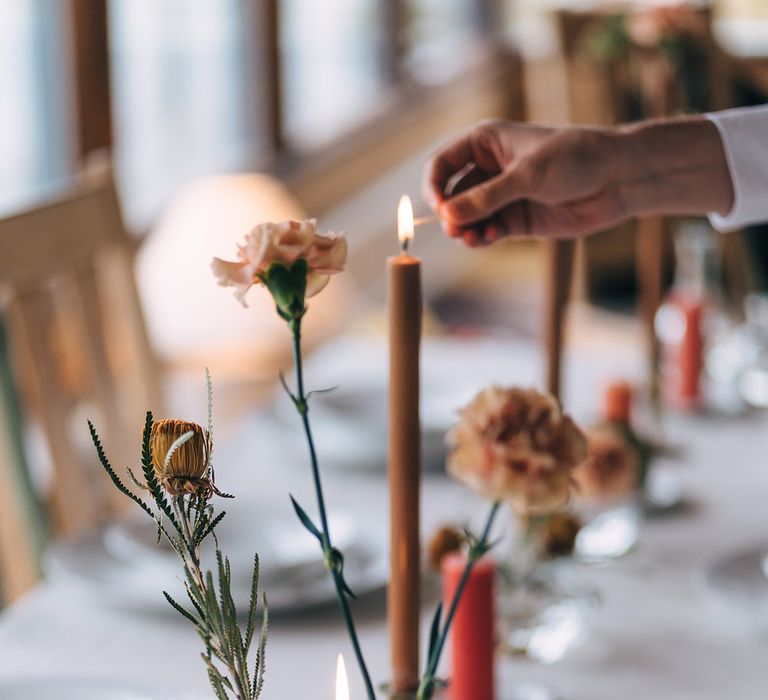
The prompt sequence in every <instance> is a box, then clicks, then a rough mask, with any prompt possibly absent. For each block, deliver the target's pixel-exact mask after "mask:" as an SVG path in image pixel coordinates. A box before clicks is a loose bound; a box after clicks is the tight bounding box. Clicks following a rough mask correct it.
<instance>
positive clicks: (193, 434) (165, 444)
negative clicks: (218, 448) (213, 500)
mask: <svg viewBox="0 0 768 700" xmlns="http://www.w3.org/2000/svg"><path fill="white" fill-rule="evenodd" d="M150 447H151V451H152V466H153V468H154V471H155V476H156V477H157V480H158V481H159V482H160V485H161V486H162V487H163V488H164V489H165V490H166V491H167V492H168V493H169V494H170V495H171V496H178V495H181V494H183V493H188V494H193V495H200V496H203V497H205V498H209V497H210V495H211V493H212V492H213V490H214V487H213V482H212V481H211V478H210V473H209V472H210V460H209V456H210V441H209V438H208V435H207V434H206V432H205V430H204V429H203V428H202V427H201V426H199V425H198V424H197V423H192V422H190V421H185V420H176V419H174V418H166V419H164V420H159V421H155V422H154V423H153V424H152V434H151V438H150Z"/></svg>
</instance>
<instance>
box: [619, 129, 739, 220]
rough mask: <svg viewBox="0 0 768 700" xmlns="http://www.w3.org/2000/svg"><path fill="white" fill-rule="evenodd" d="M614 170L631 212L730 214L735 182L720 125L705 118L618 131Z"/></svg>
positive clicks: (624, 200)
mask: <svg viewBox="0 0 768 700" xmlns="http://www.w3.org/2000/svg"><path fill="white" fill-rule="evenodd" d="M611 138H612V140H613V149H612V150H613V152H614V156H613V166H612V172H613V177H614V178H615V179H614V181H615V183H616V187H617V189H618V192H619V195H620V197H621V200H622V202H623V203H624V205H625V208H626V212H627V214H628V215H629V216H642V215H645V214H669V215H704V214H707V213H709V212H720V213H726V212H728V211H730V209H731V207H732V206H733V197H734V195H733V185H732V183H731V177H730V172H729V169H728V164H727V161H726V158H725V152H724V150H723V145H722V142H721V139H720V134H719V132H718V130H717V127H716V126H715V125H714V124H713V123H712V122H710V121H709V120H708V119H705V118H703V117H687V118H682V119H669V120H662V121H656V122H641V123H639V124H633V125H629V126H623V127H619V128H617V129H615V130H614V131H613V132H612V134H611Z"/></svg>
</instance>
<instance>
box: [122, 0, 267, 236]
mask: <svg viewBox="0 0 768 700" xmlns="http://www.w3.org/2000/svg"><path fill="white" fill-rule="evenodd" d="M246 5H247V3H243V2H242V0H195V1H194V2H189V0H110V35H111V36H110V38H111V52H112V55H111V62H112V85H113V100H114V122H115V148H116V162H117V170H118V177H119V181H120V188H121V194H122V198H123V203H124V207H125V209H126V213H127V216H128V218H129V221H130V222H131V223H132V224H134V225H141V226H143V225H146V224H147V223H148V222H149V221H151V220H152V218H153V217H155V216H156V215H157V213H158V211H159V210H160V209H161V207H162V205H163V203H164V202H165V201H166V200H167V199H168V197H170V196H171V195H172V194H173V193H174V191H175V190H176V189H178V187H179V186H180V185H182V184H183V183H184V182H185V181H186V180H188V179H190V178H193V177H196V176H200V175H207V174H211V173H215V172H221V171H224V170H232V169H237V168H239V167H242V166H243V165H244V164H245V163H246V162H248V160H249V158H250V159H251V160H252V158H253V154H254V153H256V152H258V150H259V143H258V141H259V139H258V127H257V125H256V124H255V123H254V121H255V120H254V118H253V107H254V104H253V102H255V98H253V102H251V100H252V98H251V93H252V90H251V83H252V82H254V81H252V80H251V77H252V70H251V68H252V67H251V66H250V65H249V61H250V59H249V58H248V55H249V51H248V48H249V47H248V45H247V44H246V42H247V41H250V42H253V37H254V36H255V34H256V32H257V27H255V26H254V27H250V26H249V22H248V21H247V19H246V17H247V16H248V15H247V14H246V12H245V10H244V8H245V7H246Z"/></svg>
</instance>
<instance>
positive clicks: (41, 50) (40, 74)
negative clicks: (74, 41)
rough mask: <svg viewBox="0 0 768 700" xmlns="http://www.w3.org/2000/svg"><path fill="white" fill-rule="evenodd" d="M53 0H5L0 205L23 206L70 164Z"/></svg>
mask: <svg viewBox="0 0 768 700" xmlns="http://www.w3.org/2000/svg"><path fill="white" fill-rule="evenodd" d="M63 7H64V4H60V3H56V2H51V1H50V0H48V1H45V0H3V2H0V96H1V98H0V153H2V158H0V211H9V210H10V209H13V208H15V207H17V206H21V205H22V204H23V203H25V202H26V201H27V200H28V199H31V198H32V196H33V193H34V192H35V191H37V190H38V189H39V188H41V187H44V186H45V185H47V184H50V183H51V182H53V181H55V180H57V179H59V178H61V177H62V176H63V175H64V174H65V173H66V172H67V171H68V169H69V167H70V164H71V161H70V149H69V146H68V145H67V144H68V143H69V141H68V138H69V137H71V132H70V127H71V121H70V120H69V119H67V117H66V110H65V109H64V104H65V97H64V95H63V94H62V93H61V89H62V85H63V84H64V83H65V82H66V81H64V80H63V78H64V77H65V76H64V75H57V72H58V71H61V72H62V73H64V72H65V70H66V67H65V65H64V63H65V62H64V61H62V60H61V53H62V52H61V44H60V41H59V40H60V38H61V37H60V34H61V32H57V31H56V27H57V26H62V23H61V22H59V21H58V20H59V19H61V18H60V17H59V15H58V13H59V12H60V11H61V9H62V8H63Z"/></svg>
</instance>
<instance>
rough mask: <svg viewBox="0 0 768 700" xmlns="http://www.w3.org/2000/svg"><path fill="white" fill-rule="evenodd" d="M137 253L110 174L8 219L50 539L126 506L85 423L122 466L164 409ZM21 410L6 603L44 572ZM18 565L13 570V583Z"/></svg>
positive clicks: (3, 269)
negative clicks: (30, 507) (26, 475)
mask: <svg viewBox="0 0 768 700" xmlns="http://www.w3.org/2000/svg"><path fill="white" fill-rule="evenodd" d="M134 250H135V243H134V241H133V239H132V238H131V237H130V236H129V235H128V233H127V232H126V230H125V228H124V226H123V221H122V217H121V213H120V207H119V203H118V198H117V193H116V191H115V187H114V183H113V180H112V177H111V173H110V172H106V171H103V170H102V171H101V172H99V173H96V174H94V173H89V175H88V176H86V177H84V178H83V179H82V180H81V181H78V182H77V183H76V184H75V185H74V186H73V187H72V188H71V189H70V190H68V191H67V192H64V193H61V194H59V195H58V196H56V197H55V198H54V199H52V200H51V201H49V202H47V203H45V204H43V205H42V206H38V207H35V208H33V209H29V210H27V211H23V212H21V213H18V214H15V215H13V216H10V217H8V218H5V219H2V220H0V299H2V300H3V309H4V311H5V319H6V327H7V333H8V340H9V346H10V354H11V360H12V365H13V370H14V371H13V375H14V377H15V378H16V381H15V382H14V384H15V387H14V388H15V389H16V390H17V392H18V394H19V397H20V404H21V405H22V407H23V408H22V412H23V415H24V420H23V422H24V423H25V425H26V428H27V429H26V430H25V432H26V433H27V434H29V433H30V430H29V429H30V428H31V426H36V427H39V431H38V432H39V433H40V434H41V435H42V436H43V437H44V441H42V442H44V444H45V447H46V448H47V450H45V451H47V453H48V459H46V460H44V461H46V462H49V466H50V472H49V474H48V475H47V476H48V478H47V479H45V478H44V479H42V481H44V482H45V483H46V484H47V486H46V487H45V488H44V489H43V493H42V494H41V502H42V503H43V504H44V508H45V510H46V512H47V516H48V522H49V523H50V527H51V531H52V532H53V533H57V534H58V533H64V534H67V533H73V532H76V531H79V530H82V529H84V528H88V527H92V526H95V525H97V524H100V523H103V522H104V521H105V520H106V519H108V518H110V517H112V516H114V514H115V513H116V512H117V511H119V510H122V509H123V507H124V505H125V504H124V503H123V501H124V499H119V498H117V496H119V495H120V494H118V493H117V492H116V490H115V489H114V488H113V487H112V485H111V484H110V483H109V482H108V480H107V479H106V478H105V476H104V475H103V474H102V473H99V471H100V468H99V466H98V464H97V463H96V461H95V459H94V456H93V450H92V448H89V445H88V432H87V427H86V423H85V419H86V417H89V418H91V419H92V420H93V421H94V422H95V423H96V424H97V427H98V428H99V430H100V432H101V433H103V438H104V440H105V442H108V444H109V446H110V454H111V456H113V459H114V461H115V465H114V466H115V467H119V468H123V467H125V466H129V465H133V464H135V463H136V461H137V459H138V456H139V455H138V453H137V448H136V445H137V443H138V440H137V439H136V434H137V432H138V430H139V427H138V426H141V424H142V422H143V421H142V418H141V413H142V412H143V411H144V410H146V409H147V408H151V409H152V410H154V411H157V412H160V411H162V403H163V402H162V395H161V391H160V384H159V381H158V373H157V367H156V364H155V361H154V358H153V355H152V351H151V346H150V343H149V339H148V336H147V332H146V329H145V326H144V320H143V315H142V310H141V307H140V302H139V296H138V292H137V289H136V283H135V280H134V276H133V260H134ZM1 380H2V377H0V388H3V387H2V383H1ZM5 383H6V384H7V380H6V382H5ZM5 388H6V390H8V389H9V388H8V387H5ZM6 393H8V392H7V391H6ZM13 413H14V411H13V407H12V406H9V402H8V401H6V402H4V405H3V406H0V482H3V483H9V484H10V483H13V484H15V486H16V487H15V488H10V489H6V488H0V530H2V531H5V530H6V526H8V527H11V530H12V531H13V532H14V533H15V534H14V537H12V538H10V537H9V538H2V537H0V564H2V565H3V566H2V571H3V580H4V583H5V584H6V586H5V588H4V593H5V595H6V597H13V596H14V595H15V594H17V593H18V592H20V591H19V589H20V588H23V587H24V586H25V585H29V583H30V579H32V580H34V577H35V576H36V573H37V565H36V554H35V552H34V549H35V547H34V542H33V541H32V540H33V538H32V537H31V533H29V534H27V535H25V534H24V533H25V530H29V528H24V527H22V526H21V525H19V521H20V519H21V518H22V516H23V515H24V513H23V511H24V507H23V506H21V505H20V499H22V495H21V491H23V490H24V489H23V488H21V487H20V486H19V484H20V474H19V471H20V469H21V468H23V467H20V465H19V463H18V462H19V460H18V459H13V458H12V457H13V453H14V450H13V449H12V448H13V445H14V444H15V442H14V441H15V440H17V437H15V436H14V435H13V434H12V432H13V427H12V426H13V423H14V420H13V418H14V416H13ZM9 455H10V456H9ZM31 466H32V471H33V473H35V472H37V471H39V469H38V470H35V469H34V467H35V466H38V465H34V464H33V465H31ZM38 481H40V479H38ZM21 482H24V483H29V480H28V479H26V480H25V479H21ZM0 486H2V484H0ZM20 489H21V491H20ZM27 490H28V489H27ZM27 517H29V516H28V515H27ZM5 521H7V522H5ZM9 569H14V570H16V576H15V578H16V580H15V581H13V582H11V583H9V582H8V576H7V575H5V572H8V571H9ZM9 586H10V587H11V588H12V590H8V588H9Z"/></svg>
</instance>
